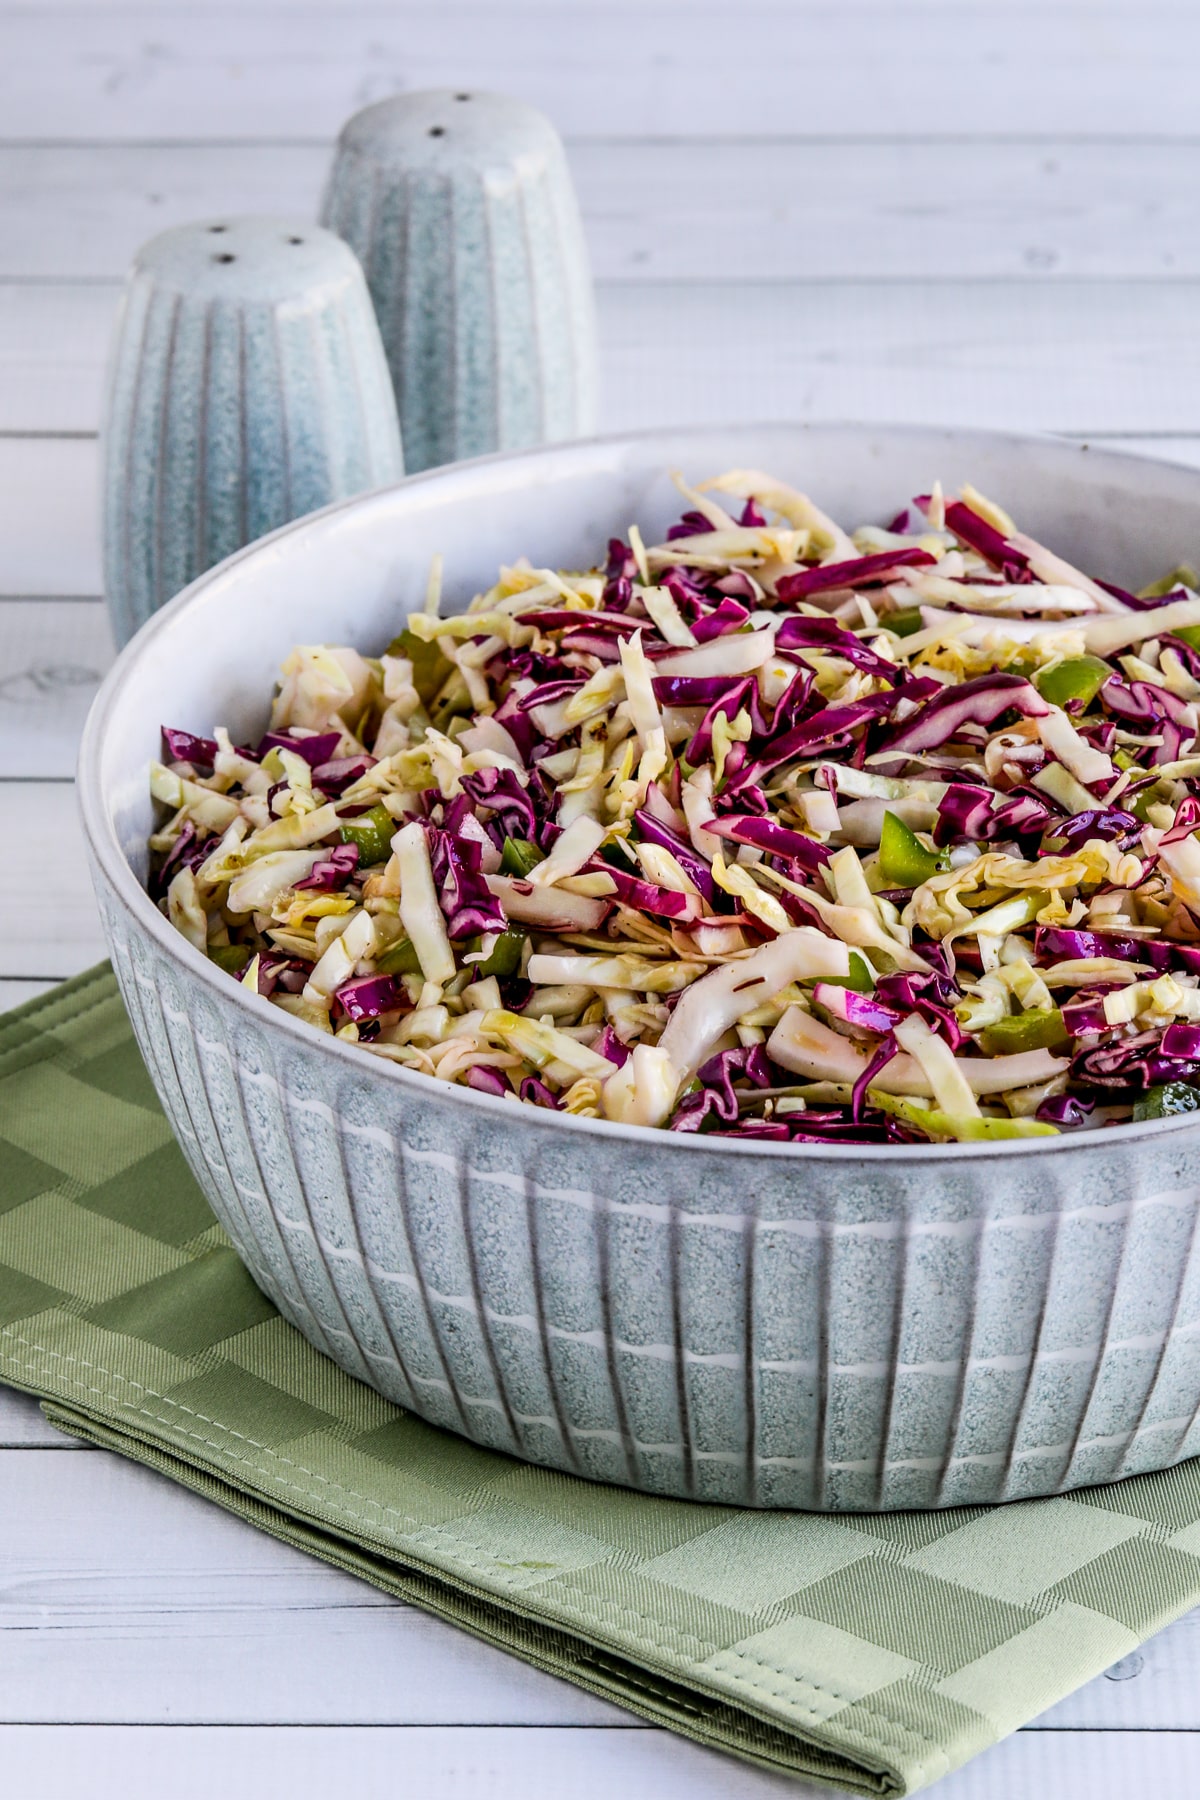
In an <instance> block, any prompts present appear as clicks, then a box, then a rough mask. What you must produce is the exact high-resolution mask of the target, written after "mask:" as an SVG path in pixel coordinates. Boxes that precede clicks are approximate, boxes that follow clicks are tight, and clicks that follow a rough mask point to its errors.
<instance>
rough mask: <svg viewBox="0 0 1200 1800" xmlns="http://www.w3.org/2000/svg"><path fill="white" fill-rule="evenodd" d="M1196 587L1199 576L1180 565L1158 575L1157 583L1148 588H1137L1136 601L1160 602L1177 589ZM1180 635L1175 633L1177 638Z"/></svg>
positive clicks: (1183, 564) (1185, 565)
mask: <svg viewBox="0 0 1200 1800" xmlns="http://www.w3.org/2000/svg"><path fill="white" fill-rule="evenodd" d="M1197 586H1200V575H1197V573H1196V571H1195V569H1193V568H1191V567H1190V566H1189V565H1188V564H1187V563H1180V564H1179V565H1178V567H1177V568H1174V569H1168V571H1167V573H1166V574H1165V575H1160V576H1159V578H1158V580H1157V581H1152V582H1151V583H1150V585H1149V587H1144V588H1139V590H1138V599H1139V600H1161V599H1162V597H1163V595H1164V594H1169V593H1171V592H1173V590H1174V589H1175V588H1177V587H1186V588H1193V589H1194V588H1196V587H1197ZM1189 630H1194V627H1191V626H1189ZM1181 635H1182V634H1181V633H1179V632H1177V633H1176V636H1177V637H1178V636H1181Z"/></svg>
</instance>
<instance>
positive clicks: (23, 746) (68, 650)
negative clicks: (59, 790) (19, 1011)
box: [0, 600, 115, 1005]
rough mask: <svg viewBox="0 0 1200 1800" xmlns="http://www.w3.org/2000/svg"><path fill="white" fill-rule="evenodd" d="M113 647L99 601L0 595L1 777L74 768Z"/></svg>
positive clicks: (63, 773)
mask: <svg viewBox="0 0 1200 1800" xmlns="http://www.w3.org/2000/svg"><path fill="white" fill-rule="evenodd" d="M114 654H115V652H114V650H113V641H112V632H111V630H110V628H109V623H108V612H107V609H106V608H105V606H104V605H103V603H102V602H101V601H99V600H8V601H2V602H0V777H3V776H7V775H20V776H30V775H41V776H51V775H53V776H60V777H62V776H71V775H73V774H74V772H75V753H76V750H77V748H78V744H79V734H80V732H81V731H82V729H83V721H84V719H85V718H86V717H87V710H88V707H89V706H90V705H91V703H92V700H93V698H94V696H95V693H96V689H97V687H98V686H99V685H100V682H101V680H102V679H103V676H104V672H105V670H106V669H107V668H108V666H109V664H110V663H111V662H112V660H113V656H114ZM4 998H5V996H4V993H3V991H0V1004H2V1003H3V1001H4ZM13 1004H14V1005H15V1004H16V1003H15V1001H14V1002H13Z"/></svg>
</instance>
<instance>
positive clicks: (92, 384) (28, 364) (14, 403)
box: [0, 283, 120, 510]
mask: <svg viewBox="0 0 1200 1800" xmlns="http://www.w3.org/2000/svg"><path fill="white" fill-rule="evenodd" d="M119 294H120V290H119V288H118V287H117V286H115V285H112V286H103V287H71V286H67V285H63V284H61V283H36V284H33V285H31V286H28V287H7V286H3V285H0V431H23V432H30V431H32V432H47V431H50V432H63V431H80V430H82V431H95V430H96V429H97V427H98V425H99V423H100V409H101V393H102V391H103V382H104V365H105V359H106V357H107V356H108V343H109V336H110V333H111V331H112V325H113V319H114V317H115V314H116V310H117V301H118V298H119ZM0 495H2V490H0ZM91 504H92V506H93V510H94V506H95V496H94V495H93V496H92V502H91Z"/></svg>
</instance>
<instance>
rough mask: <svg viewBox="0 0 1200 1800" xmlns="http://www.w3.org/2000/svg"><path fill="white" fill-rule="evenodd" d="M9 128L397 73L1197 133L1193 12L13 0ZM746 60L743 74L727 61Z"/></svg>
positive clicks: (560, 110) (179, 114) (0, 88)
mask: <svg viewBox="0 0 1200 1800" xmlns="http://www.w3.org/2000/svg"><path fill="white" fill-rule="evenodd" d="M0 25H2V26H3V42H2V44H0V117H2V118H3V120H4V130H5V134H6V135H7V136H9V137H11V138H38V139H44V138H47V137H54V138H68V139H78V138H95V137H104V136H107V137H115V138H122V137H130V136H138V137H141V136H156V137H181V136H187V137H220V136H237V137H245V138H251V139H260V140H261V139H270V138H277V137H314V136H316V137H322V138H323V137H328V136H331V135H332V134H333V133H334V132H335V131H336V129H337V127H338V125H339V124H340V122H341V120H342V119H343V118H344V117H345V116H346V115H347V114H348V113H350V112H352V111H354V109H355V108H356V107H359V106H362V105H364V104H366V103H368V102H370V101H372V100H376V99H379V98H380V97H381V96H383V95H386V94H389V93H393V92H395V91H397V90H399V89H406V88H407V89H412V88H424V87H439V86H450V87H453V88H455V89H459V90H469V89H470V88H472V87H489V88H496V89H500V90H501V91H504V92H510V93H517V94H521V95H523V96H524V97H525V98H527V99H529V100H531V101H533V102H534V103H535V104H536V105H538V106H541V107H543V108H544V109H545V110H546V111H547V112H548V113H549V114H550V116H551V117H552V118H554V119H555V120H556V121H557V122H558V123H559V124H560V125H561V126H563V127H564V128H566V127H569V128H570V129H571V131H572V132H573V133H575V134H576V135H579V136H583V135H590V136H606V137H607V136H612V135H614V133H620V134H629V135H635V136H652V135H675V136H680V135H686V134H688V133H693V134H694V133H695V132H696V130H697V121H702V122H703V129H704V131H705V132H707V133H711V134H713V135H719V136H725V137H736V136H745V135H751V136H766V135H770V134H778V135H789V134H792V135H797V134H803V135H816V134H826V135H835V136H863V135H877V136H891V135H895V134H897V133H909V134H912V135H921V136H952V135H962V134H964V133H988V134H991V135H995V136H1000V137H1005V136H1013V135H1021V134H1029V133H1045V134H1051V133H1063V132H1073V133H1081V134H1087V133H1090V134H1095V135H1108V134H1113V135H1121V136H1135V135H1139V134H1147V133H1152V134H1158V135H1163V136H1172V137H1177V138H1184V137H1187V136H1189V135H1191V134H1192V132H1193V130H1194V126H1193V98H1194V93H1193V83H1194V76H1193V70H1194V65H1195V60H1196V50H1197V25H1198V21H1197V19H1196V16H1195V14H1194V11H1192V10H1190V9H1185V8H1181V7H1178V6H1172V5H1170V4H1162V3H1160V4H1147V5H1144V6H1142V7H1137V8H1135V7H1133V6H1130V5H1126V6H1124V7H1121V8H1119V9H1118V8H1113V7H1111V6H1107V7H1104V8H1103V9H1102V10H1101V9H1099V8H1097V7H1094V6H1080V5H1077V4H1076V5H1067V6H1063V5H1057V6H1055V5H1036V4H1032V3H1031V0H1025V3H1024V4H1020V5H1009V6H1005V7H991V8H987V7H981V6H973V7H971V8H969V9H965V10H964V8H963V7H962V6H960V5H958V4H957V3H954V4H951V3H950V0H941V3H940V4H928V5H922V7H921V8H920V24H919V26H915V25H914V23H913V22H912V19H911V17H910V13H909V9H908V8H906V7H888V6H886V5H882V4H878V3H876V4H874V5H864V6H855V7H854V8H853V9H852V10H851V11H850V14H849V16H848V17H847V16H846V14H845V13H844V11H843V9H842V8H841V7H839V6H834V5H830V4H823V5H810V6H805V7H803V8H801V7H791V8H788V7H782V6H774V7H771V8H769V9H763V10H761V11H759V12H757V14H755V13H751V14H750V15H749V17H747V18H746V19H745V20H743V19H742V18H741V17H740V15H739V16H738V18H737V20H736V23H735V22H734V21H732V20H730V19H729V18H722V17H721V15H720V14H714V13H710V16H709V18H708V19H707V20H706V21H705V25H704V28H697V29H691V28H690V25H689V20H688V19H687V16H686V14H684V13H683V12H682V11H681V9H680V8H678V7H676V6H672V7H669V8H664V7H654V6H646V5H643V4H638V3H636V0H593V3H592V4H590V5H581V4H573V5H569V6H565V5H561V4H555V3H554V0H541V3H540V4H539V3H537V0H532V3H531V0H508V3H507V4H506V5H504V6H503V7H495V6H488V5H485V4H482V3H481V0H474V4H458V3H453V4H452V3H451V0H442V4H441V5H439V6H437V7H428V6H424V5H418V4H416V3H415V0H408V3H406V4H393V5H391V6H389V7H386V8H385V7H382V6H379V5H370V6H365V5H364V6H354V7H336V8H329V7H317V6H313V5H307V6H296V7H294V8H291V9H289V11H288V14H287V26H286V29H281V28H280V18H279V13H278V11H277V10H276V9H274V8H267V9H263V8H261V7H258V6H243V7H238V8H234V7H225V6H221V7H211V6H204V5H197V6H193V7H190V8H188V9H187V10H186V11H185V10H183V9H172V10H170V11H164V10H163V9H161V8H159V7H158V6H156V5H153V4H148V3H145V0H144V3H143V4H142V5H140V6H136V5H135V6H115V5H112V6H105V7H97V6H91V7H88V6H83V7H80V6H73V7H72V6H62V7H59V6H55V7H48V8H40V7H38V8H32V9H31V8H27V7H19V8H14V9H13V10H12V11H11V12H9V13H8V14H7V16H6V17H4V18H3V19H2V20H0ZM731 74H732V75H733V76H735V77H737V78H734V79H731Z"/></svg>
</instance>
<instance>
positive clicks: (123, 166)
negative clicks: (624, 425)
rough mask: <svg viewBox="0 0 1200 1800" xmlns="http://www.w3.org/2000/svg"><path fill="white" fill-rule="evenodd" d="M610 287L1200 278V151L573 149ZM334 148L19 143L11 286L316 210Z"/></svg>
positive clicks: (1079, 146)
mask: <svg viewBox="0 0 1200 1800" xmlns="http://www.w3.org/2000/svg"><path fill="white" fill-rule="evenodd" d="M569 155H570V162H571V168H572V172H573V174H574V177H575V183H576V186H577V188H578V191H579V197H580V203H581V206H582V209H583V216H584V224H585V227H586V229H587V234H588V240H589V244H590V247H591V254H592V264H593V268H594V272H595V274H596V276H597V277H598V278H599V279H600V280H604V281H609V280H618V279H623V280H630V281H643V280H689V281H692V280H699V281H703V280H712V279H714V278H717V279H722V278H726V279H731V280H745V279H747V278H751V277H752V278H754V279H756V280H759V281H783V280H808V281H814V280H854V279H859V278H866V279H872V280H878V279H891V280H902V279H911V278H913V277H925V276H928V277H931V278H937V277H940V276H943V275H945V274H950V273H952V274H953V275H954V276H955V278H956V279H959V280H963V279H975V278H987V279H1002V278H1014V277H1017V278H1020V277H1028V278H1030V279H1033V280H1057V279H1063V278H1076V279H1077V278H1080V277H1086V278H1089V279H1097V278H1108V279H1113V278H1122V277H1124V278H1130V277H1135V278H1138V279H1144V278H1147V277H1162V278H1164V279H1178V278H1180V277H1182V276H1186V275H1195V274H1197V273H1198V272H1200V144H1198V143H1195V142H1188V143H1182V144H1175V143H1166V142H1161V141H1154V142H1140V143H1116V142H1095V141H1086V142H1083V143H1075V142H1071V141H1070V140H1066V141H1063V140H1053V139H1051V140H1045V139H1039V140H1037V141H1034V142H1026V143H1012V144H1006V143H990V142H987V143H979V142H971V141H966V142H959V143H955V144H953V145H946V144H940V143H933V142H928V141H916V142H904V141H899V142H893V143H874V142H865V143H864V142H847V143H834V144H831V143H829V142H827V141H818V142H806V141H785V142H777V143H771V142H754V143H745V142H734V143H722V142H720V141H714V140H712V139H710V138H704V137H700V138H693V139H692V141H689V142H684V143H654V142H647V141H643V140H639V141H637V142H635V143H626V142H621V141H607V142H602V143H600V142H590V141H583V142H580V143H575V144H572V145H571V146H570V148H569ZM328 163H329V147H328V146H326V145H321V144H249V145H248V144H220V143H214V144H188V145H179V144H152V145H147V144H89V145H87V146H78V145H64V144H53V145H33V146H30V145H18V146H14V145H0V196H2V198H0V279H4V280H9V279H16V280H30V279H37V280H39V281H58V280H80V279H83V278H87V279H91V280H96V279H108V280H112V279H115V278H119V277H121V276H123V275H124V273H125V270H126V268H127V266H128V264H129V262H130V260H131V258H132V256H133V253H134V251H135V250H136V248H137V246H138V244H139V243H141V242H142V240H143V239H145V238H146V237H149V236H150V235H152V234H153V233H154V232H156V231H161V230H164V229H166V227H167V226H169V225H177V224H181V223H183V222H185V221H186V220H189V219H197V218H215V217H219V215H220V214H221V213H222V212H224V211H227V210H229V209H231V208H232V209H234V210H236V211H238V212H276V213H284V214H294V215H298V216H300V217H303V218H309V217H312V216H313V215H314V214H315V211H316V208H317V205H318V199H319V195H320V192H321V187H322V184H323V181H324V177H325V172H326V168H327V166H328Z"/></svg>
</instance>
